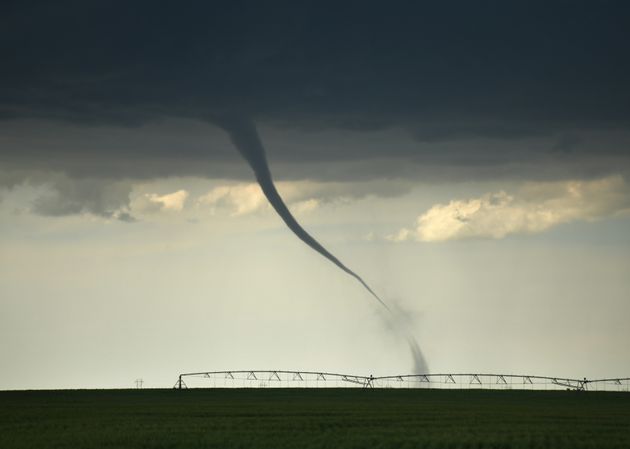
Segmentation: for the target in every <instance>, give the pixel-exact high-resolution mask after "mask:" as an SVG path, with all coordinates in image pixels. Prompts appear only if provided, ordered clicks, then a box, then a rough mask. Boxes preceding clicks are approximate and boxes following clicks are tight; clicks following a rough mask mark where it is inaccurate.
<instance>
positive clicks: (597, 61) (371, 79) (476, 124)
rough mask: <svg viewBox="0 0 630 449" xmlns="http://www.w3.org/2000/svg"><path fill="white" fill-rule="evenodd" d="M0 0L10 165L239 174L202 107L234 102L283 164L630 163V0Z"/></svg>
mask: <svg viewBox="0 0 630 449" xmlns="http://www.w3.org/2000/svg"><path fill="white" fill-rule="evenodd" d="M550 3H552V4H550ZM0 8H2V9H1V10H0V17H1V18H0V52H1V55H2V60H3V70H2V71H1V72H0V117H2V118H3V119H4V122H2V123H0V131H1V132H2V138H3V140H2V142H1V143H0V144H1V147H0V153H1V154H0V157H1V158H2V160H1V162H2V163H3V164H4V165H6V166H11V167H13V166H16V167H18V168H21V169H24V168H28V167H37V168H42V169H43V168H45V167H49V168H51V169H55V170H60V171H63V172H66V173H69V174H70V175H71V176H75V177H76V176H101V177H103V176H105V177H111V178H121V177H126V178H134V177H151V176H167V175H186V174H192V175H203V174H207V175H209V176H215V175H218V174H223V175H224V176H228V177H232V176H234V177H244V176H247V171H246V170H245V169H244V168H243V164H242V163H240V161H239V160H238V156H237V155H236V152H235V151H234V149H233V148H230V146H229V141H228V140H227V138H226V136H220V135H219V133H220V132H219V131H218V130H217V129H215V128H213V126H212V125H211V124H210V123H211V119H210V117H216V116H217V115H218V116H220V115H221V114H225V113H227V114H230V115H232V114H238V115H241V116H243V117H247V118H251V119H253V120H255V121H256V123H257V124H258V125H259V127H260V125H261V124H262V125H263V127H262V129H261V134H262V138H263V139H264V140H265V142H266V144H267V146H268V148H269V156H270V161H271V163H272V165H274V166H275V165H277V166H278V170H279V171H278V174H279V177H280V178H287V177H299V176H302V175H303V176H308V177H326V176H329V177H331V178H336V179H343V177H344V176H347V177H379V176H380V177H382V176H396V175H400V176H407V175H408V174H409V173H411V174H414V173H415V174H416V175H417V174H420V175H422V174H423V172H422V170H423V167H430V168H429V171H431V170H433V171H435V167H437V166H441V167H443V168H445V171H444V173H447V174H448V173H455V176H459V175H458V173H460V172H462V171H464V172H465V171H466V170H465V169H468V168H472V169H475V168H476V167H477V168H478V167H481V168H482V170H481V171H480V174H479V175H478V176H492V175H498V176H500V175H501V174H502V173H508V174H512V175H513V174H514V173H517V172H518V171H519V170H521V169H522V170H526V168H527V167H528V166H536V165H537V164H539V163H542V162H540V161H544V162H545V163H548V162H549V159H548V157H549V155H551V157H552V158H555V159H554V160H553V163H554V164H559V165H562V164H563V163H565V162H566V160H567V159H566V158H567V155H571V157H574V158H582V159H584V161H583V162H581V167H582V168H580V170H587V167H590V166H591V165H590V164H591V162H592V161H590V159H589V158H591V159H592V158H593V157H598V158H599V157H600V156H602V157H604V159H605V158H611V159H615V158H617V159H615V162H614V163H612V164H609V168H608V169H610V167H615V166H619V161H618V159H619V158H622V159H623V161H625V162H624V163H626V164H627V158H626V156H627V153H628V124H629V120H630V83H628V82H627V80H628V79H630V59H629V58H628V57H627V54H628V42H630V20H629V18H630V6H628V4H627V2H611V1H601V2H568V1H566V2H540V3H539V2H464V1H461V2H427V3H426V4H422V3H420V2H402V3H396V4H387V5H385V4H383V3H375V4H370V2H343V4H342V5H339V4H324V3H323V2H273V4H271V5H270V4H268V3H265V2H249V3H243V2H238V1H233V2H225V3H224V4H220V3H218V2H199V3H197V4H194V3H188V4H186V5H182V4H180V3H175V2H133V3H132V2H56V3H54V4H53V3H50V2H8V3H7V2H5V3H3V5H2V6H0ZM173 120H175V121H177V120H180V122H177V123H179V124H173V123H174V122H173ZM204 122H205V123H206V124H205V125H204V124H203V123H204ZM265 127H267V131H266V130H265ZM392 130H394V131H392ZM274 133H275V134H274ZM283 133H284V135H283ZM392 133H393V134H392ZM396 133H397V134H396ZM597 133H599V135H602V134H606V138H605V139H603V140H602V141H605V143H604V144H598V145H595V146H593V145H591V144H589V136H591V137H592V135H595V134H597ZM51 134H52V137H51ZM267 135H270V141H267V139H268V137H267ZM403 135H406V136H407V140H405V139H404V138H402V137H401V136H403ZM322 136H323V137H322ZM365 136H367V137H365ZM611 136H612V137H611ZM344 139H345V140H344ZM308 140H313V141H315V142H316V143H317V144H312V143H311V144H309V143H308V142H307V141H308ZM592 140H593V139H591V143H592ZM339 141H341V142H343V144H339V143H338V142H339ZM283 142H285V144H283ZM600 160H603V159H601V158H600ZM396 161H398V162H396ZM589 161H590V162H589ZM318 163H321V164H331V163H334V164H333V165H336V164H338V166H339V167H341V168H335V167H334V166H333V167H332V168H330V167H329V168H328V169H327V170H326V171H325V172H324V171H322V170H320V169H319V168H313V167H317V164H318ZM566 163H575V161H571V162H566ZM344 164H348V165H350V164H356V165H354V166H355V167H357V170H354V171H353V172H352V173H350V172H349V171H348V169H347V167H348V165H344ZM318 170H319V171H318ZM604 171H606V170H604ZM359 172H360V173H359ZM408 172H409V173H408ZM536 172H537V170H530V171H529V173H536ZM557 172H559V173H565V172H567V170H565V169H564V168H561V169H560V170H558V171H557ZM449 176H450V175H449ZM525 176H527V175H525Z"/></svg>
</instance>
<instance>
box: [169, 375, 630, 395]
mask: <svg viewBox="0 0 630 449" xmlns="http://www.w3.org/2000/svg"><path fill="white" fill-rule="evenodd" d="M326 387H328V388H345V387H350V388H443V389H444V388H452V389H491V390H577V391H586V390H588V391H625V392H630V377H623V378H610V379H586V378H583V379H567V378H562V377H547V376H529V375H523V374H405V375H399V376H380V377H375V376H356V375H354V374H339V373H327V372H319V371H283V370H247V371H206V372H199V373H182V374H180V375H179V377H178V379H177V382H176V383H175V388H177V389H185V388H326Z"/></svg>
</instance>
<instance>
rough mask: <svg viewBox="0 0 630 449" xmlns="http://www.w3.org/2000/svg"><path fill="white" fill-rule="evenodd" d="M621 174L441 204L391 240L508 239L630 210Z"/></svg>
mask: <svg viewBox="0 0 630 449" xmlns="http://www.w3.org/2000/svg"><path fill="white" fill-rule="evenodd" d="M629 193H630V192H629V189H628V185H627V184H626V182H625V181H624V179H623V178H622V177H621V176H612V177H607V178H603V179H599V180H595V181H569V182H544V183H527V184H525V185H524V186H523V187H522V188H521V189H520V190H519V191H518V192H517V193H514V194H508V193H506V192H504V191H499V192H496V193H486V194H485V195H482V196H480V197H478V198H470V199H465V200H452V201H450V202H449V203H448V204H435V205H434V206H432V207H431V208H430V209H429V210H427V211H426V212H424V213H423V214H422V215H420V216H419V217H418V218H417V220H416V225H415V227H412V228H402V229H400V230H399V231H398V232H397V233H395V234H392V235H389V236H388V237H387V238H388V239H389V240H391V241H395V242H400V241H405V240H416V241H421V242H440V241H446V240H457V239H466V238H490V239H502V238H504V237H506V236H508V235H510V234H535V233H539V232H543V231H546V230H548V229H550V228H552V227H554V226H557V225H560V224H564V223H570V222H574V221H593V220H598V219H602V218H606V217H609V216H613V215H616V214H619V213H623V212H627V211H628V210H629V209H630V195H629Z"/></svg>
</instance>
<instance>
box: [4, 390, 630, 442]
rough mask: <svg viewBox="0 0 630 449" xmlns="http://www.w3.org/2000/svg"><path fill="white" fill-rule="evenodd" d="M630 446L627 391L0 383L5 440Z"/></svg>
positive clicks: (629, 404)
mask: <svg viewBox="0 0 630 449" xmlns="http://www.w3.org/2000/svg"><path fill="white" fill-rule="evenodd" d="M425 447H426V448H572V449H574V448H605V449H613V448H630V394H628V393H595V392H574V391H549V392H541V391H538V392H537V391H480V390H361V389H238V390H228V389H216V390H183V391H176V390H78V391H16V392H0V448H2V449H12V448H95V449H96V448H99V449H100V448H425Z"/></svg>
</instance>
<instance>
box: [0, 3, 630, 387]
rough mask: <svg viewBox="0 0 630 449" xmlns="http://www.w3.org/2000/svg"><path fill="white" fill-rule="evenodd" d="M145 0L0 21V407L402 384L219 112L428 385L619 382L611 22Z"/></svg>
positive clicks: (615, 21) (625, 164) (582, 6)
mask: <svg viewBox="0 0 630 449" xmlns="http://www.w3.org/2000/svg"><path fill="white" fill-rule="evenodd" d="M148 6H149V5H144V8H143V7H139V9H135V8H136V7H135V6H133V7H130V6H128V5H124V4H120V5H117V4H116V3H110V2H108V3H102V4H101V3H98V2H96V3H90V5H86V4H84V3H83V2H62V3H60V4H58V5H57V6H56V7H55V8H51V7H50V6H48V5H47V4H46V3H41V4H39V3H38V2H33V3H29V4H28V5H27V4H18V3H16V4H12V3H8V4H7V5H5V6H3V7H2V8H3V11H2V14H0V17H2V19H0V20H1V21H2V23H0V25H1V26H0V30H2V31H0V37H1V38H2V39H0V43H1V44H0V52H2V53H1V54H2V55H3V60H4V61H7V64H6V70H3V73H2V74H1V75H0V81H1V83H0V85H1V86H2V87H1V88H0V231H1V232H0V342H2V343H0V360H2V362H0V364H1V365H0V366H1V368H2V374H1V375H0V389H12V388H61V387H63V388H75V387H77V388H78V387H129V386H133V381H134V380H135V379H136V378H139V377H141V378H144V379H145V382H146V383H145V385H146V386H155V387H157V386H171V384H172V383H174V381H175V379H176V376H177V374H178V373H179V372H185V371H199V370H221V369H248V368H249V369H303V370H306V369H310V370H327V371H333V372H335V371H337V372H349V373H356V374H375V375H377V374H382V375H388V374H402V373H409V372H411V371H412V370H413V363H412V360H411V355H410V353H409V349H408V347H407V344H406V342H405V340H404V338H403V337H402V336H401V334H400V332H395V331H392V330H391V329H390V328H388V324H387V321H388V320H387V319H384V316H383V312H382V309H381V308H379V306H378V303H377V302H376V301H374V299H373V298H371V297H370V295H369V294H368V293H367V292H366V291H365V290H363V289H362V288H361V286H360V285H359V284H358V283H356V281H354V280H353V279H352V278H351V277H349V276H347V275H346V274H345V273H343V272H342V271H340V270H339V269H338V268H337V267H335V266H334V265H333V264H331V263H330V262H329V261H327V260H326V259H324V258H323V257H321V256H320V255H319V254H317V253H316V252H314V251H312V250H311V249H310V248H308V247H307V246H306V245H304V244H303V243H302V242H300V241H299V240H298V239H297V238H296V237H295V236H294V235H293V234H292V233H291V232H290V231H289V230H288V229H287V228H286V227H285V226H284V223H283V222H282V221H281V220H280V218H279V217H278V216H277V215H276V214H275V212H274V211H273V209H272V208H271V207H270V206H269V204H268V202H267V200H266V198H265V197H264V195H263V194H262V192H261V190H260V188H259V187H258V185H257V184H256V183H255V178H254V176H253V174H252V171H251V169H250V167H248V165H247V163H246V162H245V161H244V160H243V159H242V157H241V156H240V155H239V152H238V151H237V149H236V148H235V147H234V145H233V143H232V142H231V140H230V138H229V136H228V135H227V134H226V133H225V132H224V131H223V130H222V129H221V128H220V127H219V126H217V125H218V124H221V123H223V122H224V121H225V120H226V117H241V118H244V119H247V120H251V121H252V122H253V123H255V125H256V127H257V129H258V133H259V135H260V139H261V141H262V143H263V145H264V146H265V149H266V152H267V159H268V161H269V165H270V168H271V172H272V174H273V175H274V179H275V180H276V181H277V187H278V190H279V191H280V193H281V195H282V197H283V198H284V200H285V202H286V203H287V205H288V206H289V208H290V210H291V211H292V212H293V214H294V215H295V216H296V218H297V219H298V221H299V222H300V223H302V225H303V226H304V227H305V228H306V229H307V230H308V231H309V232H310V233H311V234H312V235H313V236H314V237H315V238H317V239H318V240H319V241H320V242H321V243H322V244H323V245H324V246H325V247H326V248H327V249H328V250H330V251H331V252H332V253H333V254H334V255H335V256H337V257H339V259H341V260H342V262H343V263H345V264H346V265H347V266H348V267H350V268H351V269H352V270H355V271H356V272H357V273H358V274H359V275H361V276H362V277H363V279H365V280H366V281H367V283H368V284H369V285H370V286H371V287H372V288H373V289H374V290H375V291H376V292H377V293H378V295H379V296H381V297H382V298H383V299H384V300H385V301H386V302H388V303H389V304H391V305H392V308H395V309H396V310H400V311H401V313H400V315H401V316H400V317H399V324H400V323H402V324H401V325H403V326H404V327H406V328H407V329H408V330H409V332H412V333H413V334H414V335H415V337H416V338H417V340H418V342H419V344H420V346H421V348H422V350H423V352H424V355H425V357H426V359H427V362H428V365H429V369H430V371H431V372H448V371H454V372H456V371H460V372H470V371H477V372H502V373H524V374H541V375H555V376H567V377H584V376H586V377H601V376H606V377H607V376H627V375H630V358H628V341H630V331H629V330H628V329H629V327H628V326H627V317H628V316H629V312H630V302H629V301H628V293H629V292H630V256H628V254H630V251H629V249H630V248H628V247H629V246H630V239H629V238H628V235H629V234H628V229H630V214H629V211H630V185H629V183H630V180H629V177H630V173H629V172H630V126H629V123H630V109H629V108H628V104H630V101H629V100H630V90H628V84H627V79H628V76H630V65H629V64H628V59H627V57H626V55H627V50H628V49H627V42H629V41H630V36H628V33H629V31H628V30H630V24H629V23H628V22H629V17H630V14H629V12H628V6H627V5H626V4H625V3H624V2H603V3H600V4H598V5H594V4H592V3H588V2H585V3H582V2H571V8H568V7H567V4H566V3H563V2H557V3H555V4H552V5H549V4H546V5H545V7H544V8H543V7H542V6H543V5H542V3H541V4H540V5H538V4H537V3H536V2H528V3H527V4H526V5H525V4H524V5H505V4H504V2H497V3H494V2H488V3H487V4H485V3H484V4H483V5H478V6H475V8H472V7H471V6H470V5H469V4H468V2H453V4H449V5H445V6H427V5H421V4H414V5H406V6H405V7H401V8H400V9H398V8H396V9H395V10H393V9H392V10H382V9H378V10H377V9H372V8H371V7H369V6H365V5H363V6H362V7H361V8H354V7H350V6H348V7H337V8H336V9H334V8H325V7H323V5H319V4H315V3H314V4H310V3H305V4H302V5H298V4H295V3H291V4H290V5H289V4H286V5H280V4H279V5H278V6H277V7H273V8H261V7H260V6H254V5H251V4H250V5H240V6H239V5H236V6H231V5H229V6H228V5H226V6H223V7H217V8H214V9H213V14H208V11H206V10H205V9H204V8H207V5H206V6H204V5H196V6H191V7H190V8H183V7H181V6H174V5H165V6H155V5H153V4H151V5H150V6H151V7H150V8H149V9H147V7H148ZM201 17H203V18H204V19H203V26H202V24H201V23H200V22H199V20H200V18H201ZM208 21H209V22H208ZM113 24H115V26H113ZM27 28H28V29H30V30H32V32H29V33H24V32H23V30H24V29H27ZM113 28H115V29H116V30H117V32H116V33H114V34H112V33H111V32H109V30H111V29H113ZM164 30H168V32H165V31H164ZM322 30H326V31H325V32H322Z"/></svg>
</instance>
